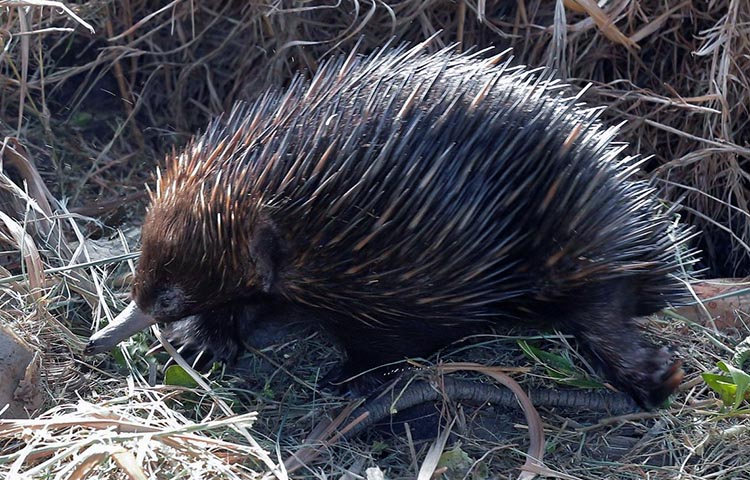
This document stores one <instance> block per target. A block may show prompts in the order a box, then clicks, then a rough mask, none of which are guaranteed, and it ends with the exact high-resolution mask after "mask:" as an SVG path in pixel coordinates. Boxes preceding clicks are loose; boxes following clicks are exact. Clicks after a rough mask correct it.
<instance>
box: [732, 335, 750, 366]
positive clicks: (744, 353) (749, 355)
mask: <svg viewBox="0 0 750 480" xmlns="http://www.w3.org/2000/svg"><path fill="white" fill-rule="evenodd" d="M748 360H750V337H745V339H744V340H743V341H741V342H740V343H739V344H738V345H737V346H736V347H735V348H734V355H733V356H732V363H733V364H734V366H735V367H737V368H742V366H743V365H744V364H745V362H747V361H748Z"/></svg>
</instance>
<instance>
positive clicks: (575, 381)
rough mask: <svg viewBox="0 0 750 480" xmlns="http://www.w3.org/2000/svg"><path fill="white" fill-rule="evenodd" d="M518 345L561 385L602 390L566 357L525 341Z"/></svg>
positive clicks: (600, 384)
mask: <svg viewBox="0 0 750 480" xmlns="http://www.w3.org/2000/svg"><path fill="white" fill-rule="evenodd" d="M518 345H519V346H520V347H521V350H523V353H524V354H526V356H528V357H529V358H531V359H532V360H534V361H535V362H538V363H541V364H542V365H543V366H544V367H545V370H546V372H547V375H548V376H549V377H550V378H552V379H553V380H555V381H556V382H557V383H560V384H562V385H569V386H572V387H578V388H603V387H604V385H602V383H601V382H598V381H596V380H592V379H591V378H589V377H588V376H587V375H586V374H585V373H584V372H582V371H581V370H579V369H578V368H577V367H576V366H575V365H574V364H573V362H571V361H570V359H568V358H567V357H564V356H562V355H557V354H554V353H550V352H546V351H544V350H542V349H540V348H537V347H534V346H532V345H529V344H528V342H526V341H525V340H519V341H518Z"/></svg>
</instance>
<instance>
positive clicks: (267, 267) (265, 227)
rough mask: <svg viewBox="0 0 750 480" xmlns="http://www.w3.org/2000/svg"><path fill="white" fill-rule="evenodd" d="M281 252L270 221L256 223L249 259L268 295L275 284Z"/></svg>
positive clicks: (275, 232)
mask: <svg viewBox="0 0 750 480" xmlns="http://www.w3.org/2000/svg"><path fill="white" fill-rule="evenodd" d="M282 251H283V248H282V245H281V236H280V235H279V233H278V231H277V230H276V227H275V226H274V225H273V224H272V223H271V222H270V221H266V220H264V221H260V222H258V223H257V224H256V225H255V228H254V229H253V234H252V238H251V240H250V257H251V258H252V260H253V262H254V263H255V272H256V273H257V274H258V278H259V280H260V287H261V289H262V290H263V292H265V293H269V292H270V291H271V290H272V289H273V286H274V283H276V278H277V276H278V271H279V266H280V264H281V259H282V258H281V256H282Z"/></svg>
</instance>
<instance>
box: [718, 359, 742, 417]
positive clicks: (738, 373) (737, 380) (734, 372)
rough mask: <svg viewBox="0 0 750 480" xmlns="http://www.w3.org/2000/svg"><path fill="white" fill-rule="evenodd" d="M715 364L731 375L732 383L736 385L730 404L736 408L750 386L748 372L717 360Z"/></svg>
mask: <svg viewBox="0 0 750 480" xmlns="http://www.w3.org/2000/svg"><path fill="white" fill-rule="evenodd" d="M716 365H717V366H718V367H719V369H721V370H722V371H724V372H727V373H728V374H729V375H730V376H731V377H732V383H734V384H735V386H736V387H737V391H736V392H735V395H734V403H733V405H732V408H733V409H734V410H736V409H737V408H739V406H740V404H741V403H742V401H743V400H744V399H745V394H746V393H747V391H748V388H750V374H748V373H747V372H745V371H744V370H741V369H739V368H737V367H735V366H734V365H732V364H730V363H726V362H719V363H717V364H716Z"/></svg>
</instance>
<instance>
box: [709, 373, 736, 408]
mask: <svg viewBox="0 0 750 480" xmlns="http://www.w3.org/2000/svg"><path fill="white" fill-rule="evenodd" d="M701 377H703V381H704V382H706V385H708V386H709V387H711V390H713V391H714V392H716V393H718V394H719V395H720V396H721V401H722V402H724V405H729V404H733V403H734V400H735V396H736V393H737V386H736V385H735V384H734V383H732V377H730V376H727V375H718V374H716V373H702V374H701Z"/></svg>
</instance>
